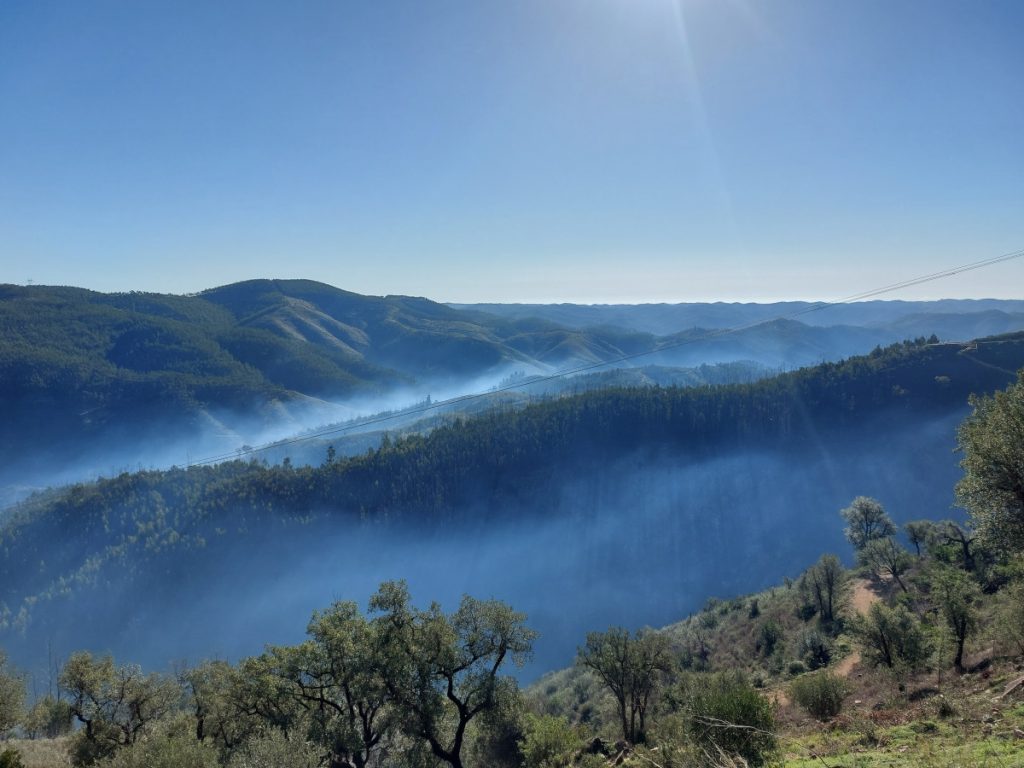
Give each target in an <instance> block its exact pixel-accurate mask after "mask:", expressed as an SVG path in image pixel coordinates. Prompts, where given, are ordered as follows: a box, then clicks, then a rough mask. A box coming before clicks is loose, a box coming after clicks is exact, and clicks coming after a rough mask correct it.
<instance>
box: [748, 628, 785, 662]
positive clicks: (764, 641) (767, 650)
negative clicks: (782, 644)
mask: <svg viewBox="0 0 1024 768" xmlns="http://www.w3.org/2000/svg"><path fill="white" fill-rule="evenodd" d="M780 640H782V627H781V626H779V623H778V622H777V621H775V620H774V619H768V620H767V621H765V622H763V623H762V624H761V626H760V627H759V628H758V630H757V643H756V645H755V648H756V649H757V650H758V651H759V652H760V653H761V654H763V655H764V656H771V655H772V654H773V653H775V648H776V647H777V646H778V644H779V641H780Z"/></svg>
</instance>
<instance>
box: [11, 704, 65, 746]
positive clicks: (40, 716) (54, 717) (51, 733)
mask: <svg viewBox="0 0 1024 768" xmlns="http://www.w3.org/2000/svg"><path fill="white" fill-rule="evenodd" d="M71 719H72V714H71V706H70V705H69V704H68V703H67V702H66V701H63V700H61V699H57V698H55V697H53V696H50V695H46V696H43V697H41V698H39V699H38V700H37V701H36V703H35V704H33V705H32V708H31V709H30V710H29V711H28V714H27V715H25V719H24V721H23V722H22V727H23V728H24V729H25V733H26V734H28V736H29V737H30V738H33V739H36V738H47V739H55V738H57V737H58V736H64V735H66V734H68V733H69V732H70V731H71Z"/></svg>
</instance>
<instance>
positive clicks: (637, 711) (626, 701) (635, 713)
mask: <svg viewBox="0 0 1024 768" xmlns="http://www.w3.org/2000/svg"><path fill="white" fill-rule="evenodd" d="M576 663H577V664H579V665H581V666H583V667H586V668H588V669H590V670H592V671H593V672H594V674H596V675H597V676H598V678H600V680H601V681H602V682H603V683H604V685H605V686H606V687H607V688H608V690H609V691H611V693H612V696H614V697H615V702H616V704H617V705H618V710H619V725H620V726H621V728H622V738H623V739H625V740H626V741H627V742H629V743H630V744H642V743H643V742H644V740H645V739H646V735H647V712H648V710H649V708H650V706H651V704H652V703H653V696H654V693H655V691H656V690H657V688H658V684H659V682H660V677H661V675H662V674H663V673H665V672H667V671H668V669H669V667H670V663H671V662H670V657H669V645H668V638H666V637H665V636H664V635H662V634H658V633H656V632H650V631H641V632H638V633H637V634H636V635H631V634H630V632H629V630H628V629H623V628H622V627H612V628H610V629H609V630H608V631H607V632H591V633H589V634H588V635H587V642H586V644H585V645H584V646H583V647H581V648H580V649H579V651H578V654H577V658H576Z"/></svg>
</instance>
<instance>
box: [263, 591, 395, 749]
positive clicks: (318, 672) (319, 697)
mask: <svg viewBox="0 0 1024 768" xmlns="http://www.w3.org/2000/svg"><path fill="white" fill-rule="evenodd" d="M379 631H380V626H379V625H373V624H371V623H370V622H369V621H368V620H367V619H366V617H364V616H363V615H362V614H361V613H360V612H359V609H358V607H357V606H356V604H355V603H351V602H338V603H335V604H334V605H332V606H331V607H330V608H329V609H328V610H326V611H323V612H317V613H314V614H313V618H312V620H311V621H310V623H309V627H308V629H307V633H308V634H309V637H310V639H309V640H308V641H306V642H305V643H302V644H301V645H298V646H294V647H288V648H273V649H271V651H270V653H269V655H270V658H271V659H272V664H273V666H274V670H275V673H276V674H277V675H279V676H280V677H281V678H282V679H284V680H286V681H287V683H288V686H287V687H286V688H285V690H286V691H287V693H288V695H290V696H292V697H293V698H294V699H295V700H296V701H297V702H298V704H299V705H300V706H301V707H302V708H303V709H304V710H305V711H306V712H307V713H308V716H309V718H310V721H311V724H312V733H311V736H312V737H313V740H314V741H315V742H316V743H319V744H321V745H322V746H324V747H326V749H327V751H328V753H329V755H330V768H343V766H354V767H355V768H365V766H367V765H368V764H370V761H371V759H372V757H373V755H374V753H375V752H376V751H377V750H378V749H379V747H380V746H381V744H382V741H383V740H384V739H385V738H386V737H387V736H388V734H389V733H390V732H391V731H392V730H393V729H394V728H395V726H396V725H397V721H396V708H395V707H393V706H391V696H390V694H389V691H388V687H387V685H386V684H385V681H384V678H383V676H382V674H381V672H382V669H383V668H384V664H383V663H382V660H381V659H380V658H379V654H380V644H379V643H378V642H377V637H376V635H377V633H378V632H379Z"/></svg>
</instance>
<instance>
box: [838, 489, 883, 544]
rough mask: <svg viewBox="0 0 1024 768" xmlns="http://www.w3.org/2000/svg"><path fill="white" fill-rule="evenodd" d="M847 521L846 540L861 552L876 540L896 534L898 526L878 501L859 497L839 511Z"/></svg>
mask: <svg viewBox="0 0 1024 768" xmlns="http://www.w3.org/2000/svg"><path fill="white" fill-rule="evenodd" d="M839 514H840V515H842V517H843V520H845V521H846V530H845V531H844V533H845V534H846V540H847V541H849V542H850V544H852V545H853V548H854V549H856V550H858V551H860V550H862V549H864V547H866V546H867V545H868V543H869V542H871V541H873V540H875V539H884V538H885V537H887V536H892V535H894V534H895V533H896V526H895V524H894V523H893V522H892V520H891V519H890V517H889V515H887V514H886V513H885V509H884V508H883V507H882V505H881V504H880V503H878V501H876V500H875V499H872V498H869V497H867V496H858V497H857V498H855V499H854V500H853V501H852V502H851V503H850V506H848V507H844V508H843V509H841V510H840V511H839Z"/></svg>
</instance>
